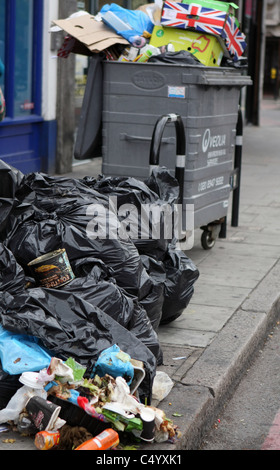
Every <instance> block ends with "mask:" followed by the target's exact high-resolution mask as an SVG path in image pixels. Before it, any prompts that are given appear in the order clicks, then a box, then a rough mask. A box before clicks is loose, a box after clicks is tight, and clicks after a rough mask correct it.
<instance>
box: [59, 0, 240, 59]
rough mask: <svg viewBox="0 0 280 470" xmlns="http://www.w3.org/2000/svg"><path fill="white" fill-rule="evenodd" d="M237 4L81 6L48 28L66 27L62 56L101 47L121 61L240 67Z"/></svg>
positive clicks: (209, 0) (211, 1)
mask: <svg viewBox="0 0 280 470" xmlns="http://www.w3.org/2000/svg"><path fill="white" fill-rule="evenodd" d="M237 9H238V6H237V5H235V4H234V3H232V2H231V3H226V2H220V1H218V2H217V1H214V0H197V1H196V2H194V3H192V2H190V1H188V0H183V1H182V2H174V1H170V0H166V1H161V0H158V1H156V2H155V3H149V4H147V5H143V6H140V7H139V8H138V9H137V10H128V9H126V8H123V7H121V6H119V5H117V4H115V3H111V4H106V5H104V6H103V7H102V8H101V10H100V11H99V12H98V14H97V15H95V16H93V15H90V14H89V13H87V12H85V11H80V12H78V13H74V14H73V15H71V16H70V17H69V18H67V19H63V20H54V21H53V26H52V27H51V30H50V31H51V32H57V31H60V30H63V31H64V32H66V33H67V36H66V37H65V40H64V43H63V45H62V47H61V48H60V49H59V51H58V56H59V57H64V58H67V57H68V56H69V54H70V53H71V52H73V53H77V54H84V55H92V54H94V53H101V52H103V53H104V54H105V58H106V59H107V60H117V61H120V62H137V63H143V62H157V63H165V64H166V63H169V64H172V63H177V64H178V63H182V64H201V65H205V66H213V67H219V66H220V65H222V66H233V67H240V66H242V65H243V62H244V57H243V54H244V52H245V51H246V47H247V45H246V37H245V35H244V34H243V33H242V32H241V30H240V25H239V22H238V20H237V18H236V11H237Z"/></svg>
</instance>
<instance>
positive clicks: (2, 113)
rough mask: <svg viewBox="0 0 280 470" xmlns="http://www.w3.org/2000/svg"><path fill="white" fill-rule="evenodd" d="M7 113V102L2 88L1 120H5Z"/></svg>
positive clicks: (0, 96) (0, 92) (0, 100)
mask: <svg viewBox="0 0 280 470" xmlns="http://www.w3.org/2000/svg"><path fill="white" fill-rule="evenodd" d="M5 114H6V103H5V98H4V95H3V92H2V90H1V88H0V122H1V121H3V119H4V117H5Z"/></svg>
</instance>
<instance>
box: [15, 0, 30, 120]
mask: <svg viewBox="0 0 280 470" xmlns="http://www.w3.org/2000/svg"><path fill="white" fill-rule="evenodd" d="M33 2H34V0H16V18H15V69H14V70H15V74H14V77H15V83H14V90H15V94H14V117H17V116H22V115H26V114H31V112H32V110H33V109H34V102H33V97H32V57H33Z"/></svg>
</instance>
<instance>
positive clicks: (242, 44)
mask: <svg viewBox="0 0 280 470" xmlns="http://www.w3.org/2000/svg"><path fill="white" fill-rule="evenodd" d="M222 36H223V38H224V40H225V43H226V48H227V50H228V51H229V53H230V55H231V56H233V59H234V60H235V61H236V60H238V59H239V57H241V56H242V54H243V52H244V51H245V49H246V47H247V44H246V36H245V34H243V33H242V32H241V31H240V29H239V27H238V25H237V23H236V20H235V18H234V17H233V16H229V17H228V18H227V21H226V24H225V29H224V32H223V35H222Z"/></svg>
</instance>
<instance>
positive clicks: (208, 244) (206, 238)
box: [201, 230, 216, 250]
mask: <svg viewBox="0 0 280 470" xmlns="http://www.w3.org/2000/svg"><path fill="white" fill-rule="evenodd" d="M215 242H216V240H215V239H214V238H212V232H211V231H210V230H203V232H202V234H201V245H202V248H204V250H211V248H213V246H214V245H215Z"/></svg>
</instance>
